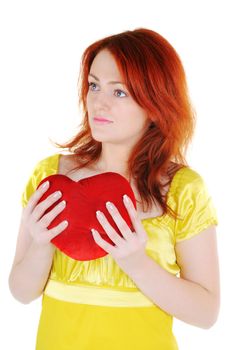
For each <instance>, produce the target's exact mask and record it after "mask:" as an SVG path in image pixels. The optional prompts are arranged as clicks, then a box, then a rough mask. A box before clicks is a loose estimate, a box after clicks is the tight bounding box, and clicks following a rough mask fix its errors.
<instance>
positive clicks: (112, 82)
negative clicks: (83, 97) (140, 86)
mask: <svg viewBox="0 0 232 350" xmlns="http://www.w3.org/2000/svg"><path fill="white" fill-rule="evenodd" d="M89 75H90V76H91V77H93V78H94V79H96V80H97V81H100V79H99V78H98V77H96V75H94V74H91V73H89ZM108 84H122V85H126V84H125V83H123V82H122V81H109V83H108Z"/></svg>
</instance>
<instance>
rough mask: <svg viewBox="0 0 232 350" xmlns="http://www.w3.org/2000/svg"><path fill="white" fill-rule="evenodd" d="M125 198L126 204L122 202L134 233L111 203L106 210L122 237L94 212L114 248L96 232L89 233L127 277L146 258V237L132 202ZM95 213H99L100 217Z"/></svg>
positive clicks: (101, 215)
mask: <svg viewBox="0 0 232 350" xmlns="http://www.w3.org/2000/svg"><path fill="white" fill-rule="evenodd" d="M123 198H124V197H123ZM127 198H128V202H127V201H126V200H125V199H124V200H123V202H124V205H125V207H126V209H127V211H128V214H129V216H130V219H131V222H132V225H133V227H134V229H135V232H132V231H131V229H130V228H129V226H128V225H127V223H126V222H125V220H124V219H123V218H122V216H121V215H120V213H119V211H118V209H117V208H116V207H115V206H114V205H113V203H110V204H111V206H112V207H111V206H110V205H107V204H106V208H107V209H108V211H109V213H110V215H111V216H112V218H113V220H114V221H115V223H116V225H117V227H118V228H119V230H120V232H121V234H122V236H123V237H121V236H120V235H119V234H118V233H117V232H116V231H115V229H114V228H113V227H112V226H111V225H110V224H109V222H108V220H107V219H106V217H105V215H104V214H103V213H101V212H99V211H97V212H96V216H97V219H98V221H99V222H100V224H101V226H102V227H103V228H104V230H105V232H106V234H107V235H108V236H109V238H110V239H111V241H112V242H114V243H115V246H113V245H111V244H110V243H108V242H106V241H105V240H104V239H103V238H102V237H101V236H100V234H99V233H98V231H96V230H91V231H92V234H93V238H94V240H95V242H96V243H97V244H98V245H99V246H100V247H101V248H103V249H104V250H105V251H106V252H107V253H109V254H110V255H111V256H112V257H113V258H114V260H115V261H116V262H117V263H118V265H119V266H120V267H121V268H122V269H123V270H124V271H125V272H126V273H127V274H128V275H129V274H130V273H131V274H133V272H136V269H139V268H141V263H142V261H143V259H144V258H145V259H146V257H148V256H147V254H146V251H145V247H146V243H147V240H148V237H147V234H146V231H145V230H144V228H143V225H142V223H141V221H140V219H139V217H138V213H137V211H136V209H135V207H134V205H133V202H132V201H131V199H130V198H129V197H127ZM107 203H109V202H107ZM97 213H100V215H99V214H97Z"/></svg>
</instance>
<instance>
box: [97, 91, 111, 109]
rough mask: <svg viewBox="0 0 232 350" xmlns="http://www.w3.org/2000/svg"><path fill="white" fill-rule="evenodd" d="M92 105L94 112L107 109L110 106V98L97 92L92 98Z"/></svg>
mask: <svg viewBox="0 0 232 350" xmlns="http://www.w3.org/2000/svg"><path fill="white" fill-rule="evenodd" d="M93 104H94V107H95V109H96V110H99V109H108V108H109V107H110V105H111V103H110V97H109V96H107V94H106V93H105V92H103V91H98V92H97V94H95V95H94V97H93Z"/></svg>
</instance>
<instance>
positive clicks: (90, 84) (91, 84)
mask: <svg viewBox="0 0 232 350" xmlns="http://www.w3.org/2000/svg"><path fill="white" fill-rule="evenodd" d="M88 84H89V87H90V90H92V91H95V90H94V89H91V87H92V86H93V85H95V86H96V84H95V83H91V82H90V83H88Z"/></svg>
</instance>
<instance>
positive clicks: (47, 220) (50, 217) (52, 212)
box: [40, 201, 66, 227]
mask: <svg viewBox="0 0 232 350" xmlns="http://www.w3.org/2000/svg"><path fill="white" fill-rule="evenodd" d="M65 207H66V201H61V202H60V203H58V204H57V205H56V206H55V207H54V208H53V209H52V210H50V211H49V212H48V213H47V214H45V215H44V216H43V217H42V218H41V219H40V223H41V224H42V226H43V227H48V226H49V225H50V223H51V222H52V221H53V220H54V219H55V217H56V216H57V215H58V214H59V213H60V212H61V211H62V210H64V208H65Z"/></svg>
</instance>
